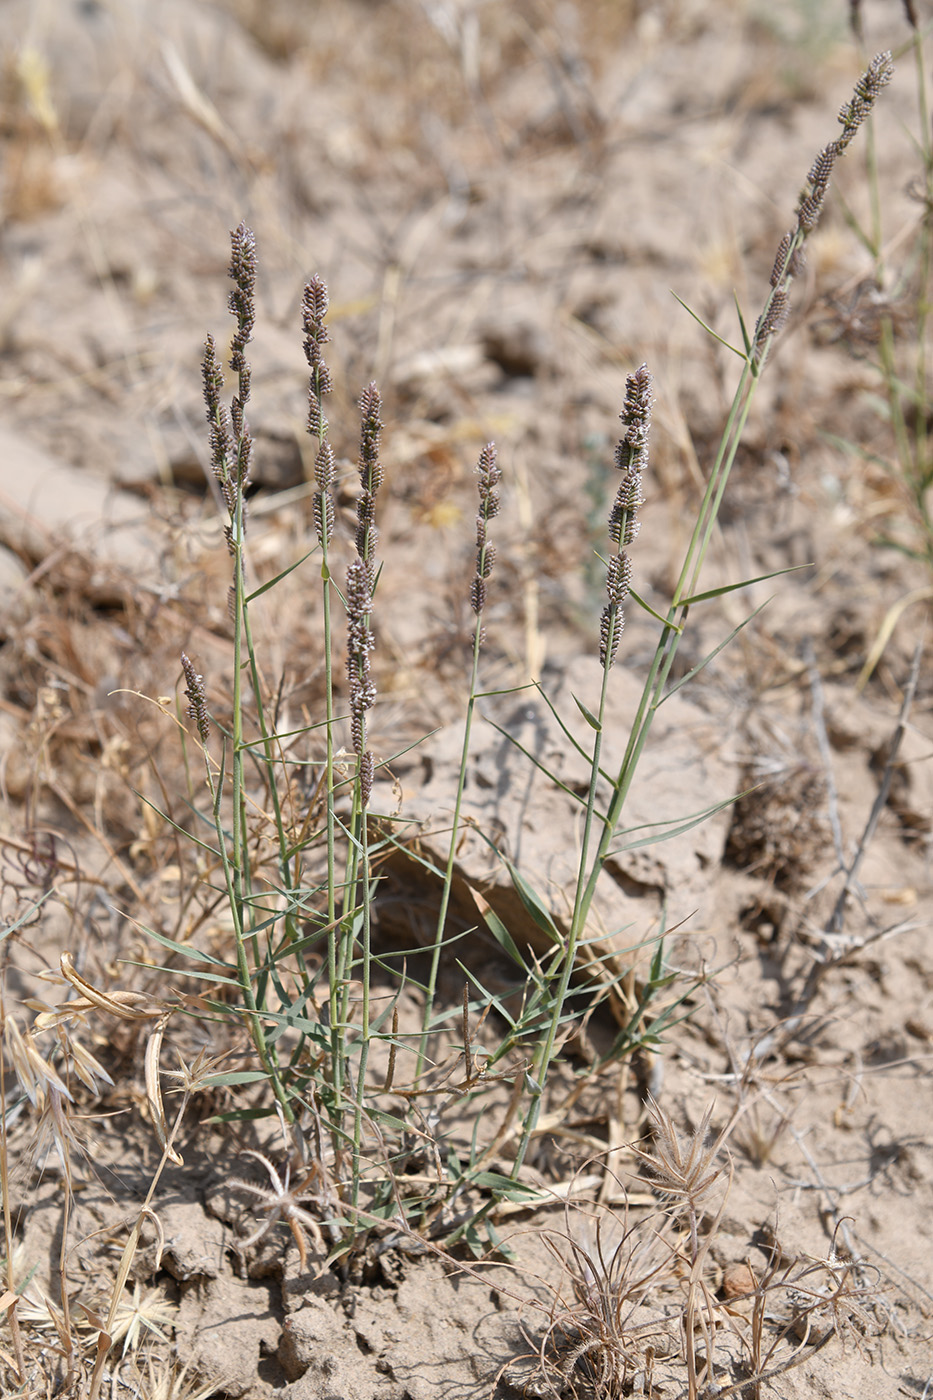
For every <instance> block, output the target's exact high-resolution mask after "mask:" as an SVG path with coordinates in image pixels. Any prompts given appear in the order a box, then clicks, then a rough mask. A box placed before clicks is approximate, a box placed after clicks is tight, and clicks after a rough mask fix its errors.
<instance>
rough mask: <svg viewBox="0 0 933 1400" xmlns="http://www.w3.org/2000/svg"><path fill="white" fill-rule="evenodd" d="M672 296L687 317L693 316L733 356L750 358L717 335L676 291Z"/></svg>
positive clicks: (672, 292) (742, 358)
mask: <svg viewBox="0 0 933 1400" xmlns="http://www.w3.org/2000/svg"><path fill="white" fill-rule="evenodd" d="M671 296H672V297H673V298H674V300H675V301H679V302H680V304H681V306H682V307H683V309H684V310H685V311H686V313H687V315H688V316H692V317H693V319H694V321H696V323H697V325H700V326H702V327H703V329H704V330H705V331H706V333H707V334H708V335H711V336H712V337H713V339H714V340H718V341H719V343H720V345H724V346H725V347H726V349H727V350H731V351H732V353H733V355H737V356H738V358H739V359H740V360H745V359H747V358H748V355H747V352H746V353H743V352H742V351H741V350H738V349H736V347H735V346H734V345H730V343H729V341H728V340H723V338H722V336H721V335H717V333H716V332H715V331H714V330H713V328H712V326H708V325H707V324H706V322H705V321H704V320H703V317H702V316H698V315H697V313H696V312H695V311H694V310H693V307H692V306H688V305H687V303H686V302H685V301H684V300H683V298H682V297H679V296H678V295H677V293H676V292H675V291H673V290H672V291H671Z"/></svg>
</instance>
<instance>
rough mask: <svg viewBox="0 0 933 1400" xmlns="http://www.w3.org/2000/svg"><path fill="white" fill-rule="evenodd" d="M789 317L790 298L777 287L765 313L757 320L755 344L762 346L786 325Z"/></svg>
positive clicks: (782, 289) (781, 288)
mask: <svg viewBox="0 0 933 1400" xmlns="http://www.w3.org/2000/svg"><path fill="white" fill-rule="evenodd" d="M789 315H790V297H789V296H788V295H787V293H786V292H785V290H784V288H783V287H778V288H777V290H776V291H775V292H774V293H773V294H772V296H771V301H770V302H769V303H768V309H767V311H766V312H765V313H764V315H763V316H760V317H759V318H758V324H757V325H756V326H755V343H756V344H758V345H762V344H764V342H765V341H766V340H767V339H768V338H769V337H770V336H772V335H777V333H778V331H780V330H781V329H782V327H783V326H784V325H785V324H786V322H787V318H788V316H789Z"/></svg>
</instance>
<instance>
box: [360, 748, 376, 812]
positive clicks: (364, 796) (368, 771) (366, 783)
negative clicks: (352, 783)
mask: <svg viewBox="0 0 933 1400" xmlns="http://www.w3.org/2000/svg"><path fill="white" fill-rule="evenodd" d="M375 772H376V761H375V759H374V758H373V755H372V751H371V750H370V749H367V750H366V752H365V753H363V754H361V755H360V804H361V805H362V806H363V807H368V806H369V799H370V797H371V795H372V790H373V777H374V775H375Z"/></svg>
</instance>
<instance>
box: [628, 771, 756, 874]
mask: <svg viewBox="0 0 933 1400" xmlns="http://www.w3.org/2000/svg"><path fill="white" fill-rule="evenodd" d="M748 791H749V792H752V791H754V789H752V788H749V789H748ZM745 796H746V793H744V792H737V793H736V794H735V796H734V797H727V798H725V799H724V800H723V801H722V802H716V803H714V804H713V806H712V807H707V808H706V810H705V811H703V812H699V813H697V814H696V815H694V816H692V817H688V818H687V819H686V820H685V821H678V820H677V819H676V818H674V819H673V824H672V823H671V822H646V823H645V824H644V825H643V826H640V827H633V828H632V830H634V831H644V830H646V829H647V828H648V827H655V828H657V829H658V831H659V832H660V829H661V828H662V827H667V828H668V830H666V831H663V832H661V834H659V835H658V834H656V835H652V836H645V837H644V838H643V839H642V840H641V841H626V842H625V844H624V845H623V846H616V847H615V848H614V850H612V851H609V852H607V856H606V859H607V860H608V859H609V858H610V857H611V856H617V855H621V853H622V852H623V851H637V850H639V849H640V848H641V847H642V846H660V845H661V843H662V842H663V841H672V840H673V839H674V837H675V836H682V835H683V834H684V832H685V831H692V830H693V828H694V827H695V826H699V825H700V824H701V823H702V822H705V821H709V819H710V817H714V816H715V815H716V813H717V812H721V811H723V809H724V808H726V807H731V806H733V804H734V803H736V802H738V800H739V798H740V797H745Z"/></svg>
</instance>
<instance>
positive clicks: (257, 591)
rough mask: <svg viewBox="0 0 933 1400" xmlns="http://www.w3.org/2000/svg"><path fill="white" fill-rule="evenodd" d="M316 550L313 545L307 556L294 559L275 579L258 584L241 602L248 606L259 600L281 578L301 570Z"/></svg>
mask: <svg viewBox="0 0 933 1400" xmlns="http://www.w3.org/2000/svg"><path fill="white" fill-rule="evenodd" d="M318 548H320V546H319V545H314V547H313V548H312V549H309V550H308V552H307V554H303V555H302V556H301V558H300V559H296V560H295V562H294V564H289V566H288V568H287V569H283V570H282V572H281V573H280V574H276V576H275V578H270V579H269V581H268V583H263V584H260V586H259V587H258V588H254V589H253V591H252V593H247V595H246V597H245V598H244V599H243V602H244V603H246V604H249V603H251V602H252V601H253V600H254V599H255V598H261V597H262V595H263V593H267V592H268V591H269V589H270V588H274V587H275V585H276V584H277V583H281V582H282V579H283V578H288V576H289V574H291V573H294V571H295V570H296V569H299V568H301V565H302V564H303V563H304V562H305V560H306V559H310V558H311V555H312V554H313V553H314V552H315V550H316V549H318Z"/></svg>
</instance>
